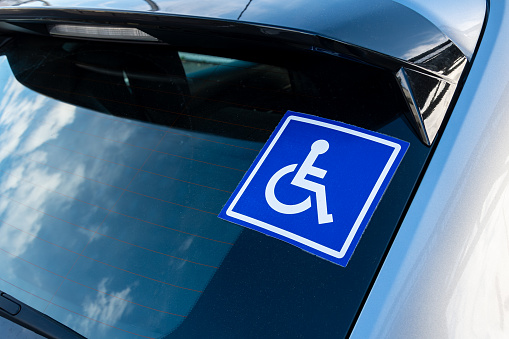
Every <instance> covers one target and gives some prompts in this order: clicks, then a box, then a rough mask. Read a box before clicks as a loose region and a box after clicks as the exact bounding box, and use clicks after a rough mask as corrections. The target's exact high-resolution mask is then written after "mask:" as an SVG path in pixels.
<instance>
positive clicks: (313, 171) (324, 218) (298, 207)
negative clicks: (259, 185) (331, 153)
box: [265, 139, 332, 224]
mask: <svg viewBox="0 0 509 339" xmlns="http://www.w3.org/2000/svg"><path fill="white" fill-rule="evenodd" d="M328 149H329V143H328V142H327V141H325V140H323V139H321V140H317V141H315V142H314V143H313V144H312V145H311V150H310V151H309V154H308V155H307V157H306V159H305V160H304V162H303V163H302V165H301V166H300V168H299V170H298V171H297V173H295V177H294V178H293V180H292V182H291V184H292V185H294V186H297V187H300V188H303V189H305V190H308V191H311V192H314V193H315V197H316V209H317V214H318V223H319V224H325V223H329V222H332V214H328V213H327V199H326V193H325V186H324V185H321V184H318V183H316V182H314V181H310V180H308V179H306V176H308V175H309V176H313V177H317V178H320V179H323V178H324V177H325V174H327V171H326V170H323V169H321V168H317V167H314V166H313V164H314V163H315V161H316V158H318V156H319V155H320V154H324V153H325V152H327V150H328ZM296 168H297V164H292V165H288V166H285V167H283V168H281V169H280V170H279V171H277V172H276V173H274V175H273V176H272V177H271V178H270V180H269V182H268V183H267V187H266V188H265V199H266V200H267V203H268V204H269V206H270V207H271V208H272V209H273V210H275V211H276V212H279V213H283V214H298V213H301V212H304V211H306V210H307V209H309V208H310V207H311V196H308V197H307V198H306V199H305V200H304V201H302V202H300V203H298V204H293V205H287V204H284V203H282V202H280V201H279V200H278V199H277V198H276V194H275V192H274V190H275V188H276V184H277V183H278V181H279V180H280V179H281V178H282V177H283V176H285V175H286V174H288V173H291V172H293V171H295V169H296Z"/></svg>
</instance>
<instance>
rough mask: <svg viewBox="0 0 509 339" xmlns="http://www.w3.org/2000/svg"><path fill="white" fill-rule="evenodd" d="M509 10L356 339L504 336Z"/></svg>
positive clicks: (508, 259)
mask: <svg viewBox="0 0 509 339" xmlns="http://www.w3.org/2000/svg"><path fill="white" fill-rule="evenodd" d="M508 32H509V9H508V8H507V6H506V4H504V3H503V2H492V3H491V9H490V15H489V19H488V21H487V25H486V29H485V32H484V35H483V38H482V41H481V44H480V47H479V51H478V53H477V55H476V57H475V60H474V63H473V67H472V69H471V71H470V74H469V77H468V78H467V81H466V83H465V86H464V88H463V90H462V93H461V95H460V97H459V99H458V102H457V103H456V106H455V109H454V111H453V113H452V115H451V118H450V121H449V122H448V124H447V127H446V129H445V131H444V134H443V135H442V138H441V140H440V141H439V143H438V146H437V148H436V151H435V154H434V155H433V158H432V160H431V162H430V164H429V167H428V169H427V171H426V174H425V176H424V178H423V181H422V183H421V185H420V186H419V189H418V191H417V194H416V195H415V197H414V199H413V202H412V205H411V207H410V209H409V210H408V213H407V215H406V217H405V219H404V222H403V224H402V226H401V228H400V230H399V232H398V235H397V236H396V238H395V241H394V243H393V245H392V247H391V250H390V252H389V254H388V256H387V258H386V260H385V263H384V265H383V267H382V270H381V272H380V274H379V275H378V278H377V281H376V283H375V284H374V287H373V289H372V291H371V293H370V296H369V298H368V300H367V302H366V304H365V306H364V309H363V311H362V313H361V315H360V318H359V320H358V322H357V324H356V327H355V329H354V331H353V334H352V338H382V337H384V338H385V337H389V338H407V337H412V338H442V337H457V338H461V337H471V336H477V337H493V338H495V337H496V338H501V337H505V336H507V332H508V328H507V319H508V318H509V272H508V270H507V267H508V263H509V250H508V249H509V237H508V234H509V219H508V217H509V181H508V174H509V167H508V164H509V148H508V147H507V145H508V144H509V111H508V107H509V87H508V85H509V83H508V79H509V69H508V67H507V54H508V53H509V43H508V41H509V40H508Z"/></svg>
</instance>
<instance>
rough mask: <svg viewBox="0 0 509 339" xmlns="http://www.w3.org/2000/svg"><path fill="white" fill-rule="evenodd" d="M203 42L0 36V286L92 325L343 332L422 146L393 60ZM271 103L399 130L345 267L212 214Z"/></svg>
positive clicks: (253, 147)
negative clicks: (204, 47)
mask: <svg viewBox="0 0 509 339" xmlns="http://www.w3.org/2000/svg"><path fill="white" fill-rule="evenodd" d="M207 52H209V51H200V50H199V49H198V48H196V49H180V48H178V47H175V46H167V45H164V46H159V45H157V44H153V45H151V44H146V45H141V46H140V45H136V44H128V43H125V44H124V43H104V42H94V41H82V40H72V39H63V38H43V37H36V38H34V37H28V36H27V37H23V36H20V37H17V38H16V39H13V40H12V41H11V42H10V43H9V44H7V45H6V46H5V47H4V48H3V51H2V54H3V56H2V57H1V59H0V81H1V84H0V85H1V86H2V88H3V94H2V98H1V101H0V112H1V115H0V232H1V234H2V236H1V237H0V257H1V259H0V265H1V267H2V271H3V272H4V273H3V274H2V276H1V277H0V286H1V289H2V290H4V291H6V292H7V293H9V294H11V295H14V296H16V297H17V298H18V299H20V300H22V301H24V302H25V303H27V304H30V305H31V306H33V307H35V308H37V309H39V310H41V311H43V312H44V313H46V314H48V315H50V316H51V317H53V318H55V319H57V320H58V321H61V322H62V323H64V324H66V325H67V326H69V327H71V328H73V329H75V330H76V331H78V332H80V333H82V334H83V335H85V336H88V337H92V338H96V337H112V338H113V337H114V338H131V337H146V338H161V337H165V336H168V337H169V338H172V337H182V338H187V337H190V336H201V337H209V338H211V337H222V338H224V337H239V336H244V337H260V336H271V335H274V334H279V335H288V336H291V337H293V336H296V335H304V336H305V335H306V333H308V334H309V333H315V334H316V333H318V332H320V331H322V334H324V335H325V334H327V335H332V334H333V335H344V334H345V333H346V332H347V331H348V328H349V326H350V325H349V324H350V323H351V321H352V319H353V318H354V317H355V314H356V312H357V310H358V307H359V305H360V304H361V303H362V300H363V298H364V294H365V292H366V290H367V289H368V288H369V285H370V282H371V279H372V277H373V275H374V273H375V271H376V269H377V267H378V263H379V261H380V260H381V257H382V255H383V253H384V251H385V248H386V246H387V243H388V242H389V240H390V238H391V236H392V233H393V231H394V228H395V227H396V225H397V223H398V219H399V217H400V215H401V213H402V211H403V209H404V206H405V204H406V201H407V199H408V196H409V195H410V194H411V189H412V187H413V184H414V182H415V180H417V175H418V173H419V172H420V169H421V168H422V164H423V163H424V160H425V158H426V156H427V154H428V149H427V148H426V147H424V146H423V145H422V144H421V143H420V142H419V141H418V139H417V137H416V136H415V135H414V133H413V132H412V131H411V129H410V128H409V127H408V124H407V122H406V120H405V118H404V117H403V113H404V111H405V109H406V107H405V105H404V101H402V98H401V96H400V94H399V92H398V88H397V85H396V83H395V82H394V78H393V75H392V74H391V73H390V72H386V71H383V70H381V69H378V68H374V67H371V66H368V65H364V64H359V63H356V62H353V61H349V60H344V59H340V58H337V57H334V56H330V55H325V54H323V55H322V54H317V53H316V52H315V53H311V52H306V53H304V52H303V53H302V54H274V55H271V53H269V52H268V53H265V54H264V55H262V56H260V54H259V53H257V54H256V55H254V54H253V55H251V54H250V53H249V51H235V52H232V51H228V50H225V51H221V52H220V53H214V55H212V54H211V53H207ZM287 110H294V111H299V112H303V113H309V114H315V115H319V116H322V117H325V118H330V119H334V120H339V121H342V122H346V123H350V124H354V125H358V126H361V127H364V128H368V129H372V130H378V131H381V132H383V133H387V134H391V135H393V136H395V137H398V138H402V139H404V140H407V141H409V142H411V145H412V147H411V149H410V151H409V154H408V155H407V157H406V158H405V159H406V160H405V161H404V163H403V164H402V165H401V168H400V170H399V171H398V173H400V174H399V176H398V175H397V176H396V177H395V179H394V180H393V181H394V182H393V183H392V184H391V187H390V189H389V190H388V191H387V193H386V197H385V198H384V201H385V202H384V201H382V203H381V205H380V207H379V209H378V211H377V213H376V214H375V216H374V217H373V220H372V221H371V225H369V226H368V231H366V234H365V236H364V238H366V239H364V238H363V239H362V240H361V244H360V245H359V248H358V249H357V251H356V253H355V254H354V257H353V258H352V260H351V263H350V264H349V265H348V267H347V268H342V267H340V266H337V265H335V264H332V263H329V262H327V261H325V260H323V259H320V258H317V257H315V256H313V255H311V254H308V253H306V252H304V251H302V250H300V249H298V248H295V247H293V246H291V245H288V244H286V243H284V242H281V241H279V240H276V239H272V238H270V237H267V236H264V235H262V234H258V233H256V232H254V231H252V230H247V229H243V228H242V227H241V226H238V225H234V224H231V223H228V222H226V221H224V220H221V219H219V218H218V217H217V215H218V213H219V211H220V210H221V208H222V207H223V205H224V204H225V203H226V201H227V200H228V198H229V196H230V195H231V193H232V192H233V190H234V189H235V187H236V186H237V184H238V183H239V181H240V180H241V179H242V177H243V175H244V174H245V172H246V170H247V169H248V168H249V166H250V164H251V163H252V162H253V160H254V159H255V157H256V156H257V154H258V152H259V150H260V149H261V148H262V147H263V145H264V143H265V141H266V140H267V139H268V138H269V136H270V135H271V132H272V130H273V129H274V128H275V126H276V125H277V123H278V122H279V120H280V119H281V118H282V116H283V114H284V113H285V112H286V111H287ZM416 173H417V174H416ZM408 174H410V175H408ZM317 331H318V332H317Z"/></svg>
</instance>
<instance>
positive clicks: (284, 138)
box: [219, 112, 408, 266]
mask: <svg viewBox="0 0 509 339" xmlns="http://www.w3.org/2000/svg"><path fill="white" fill-rule="evenodd" d="M291 116H298V117H304V118H307V119H312V120H315V121H322V122H326V123H329V124H332V125H335V126H341V127H344V128H347V129H349V130H355V131H359V132H362V133H364V134H366V135H372V136H376V137H377V138H381V139H385V140H389V141H391V142H394V143H397V144H399V145H400V146H401V150H400V151H399V153H398V156H397V158H396V160H395V161H394V163H393V164H392V166H391V168H390V171H389V173H388V174H387V176H386V177H385V180H384V182H383V184H382V186H381V187H380V189H379V191H378V193H377V195H376V197H375V199H374V200H373V202H372V203H371V205H370V208H369V210H368V213H367V214H366V215H365V217H364V219H363V221H362V223H361V225H360V227H359V229H358V231H357V232H356V235H355V237H354V240H353V241H352V243H351V245H350V246H349V248H348V251H347V253H346V255H345V256H344V257H343V258H339V259H338V258H336V257H333V256H330V255H328V254H326V253H323V252H321V251H318V250H317V249H314V248H312V247H309V246H306V245H305V244H302V243H300V242H298V241H295V240H293V239H290V238H287V237H285V236H282V235H280V234H277V233H274V232H271V231H269V230H267V229H265V228H263V227H259V226H257V225H252V224H250V223H247V222H245V221H243V220H239V219H236V218H232V217H230V216H228V215H226V210H227V209H228V207H229V206H230V205H231V204H232V202H233V200H234V198H235V197H236V196H237V195H238V194H239V191H240V189H241V187H243V186H244V184H245V182H246V180H247V178H248V177H249V176H250V174H251V173H252V171H253V170H254V169H255V167H256V165H257V164H258V163H259V162H260V160H261V158H262V156H263V155H264V154H265V153H266V151H267V148H268V146H269V145H270V144H271V143H272V141H273V140H274V138H275V136H276V135H277V133H278V132H279V130H280V129H281V128H282V127H283V125H284V122H285V121H286V120H287V119H288V118H289V117H291ZM320 139H324V140H326V141H327V142H328V143H329V149H328V150H327V151H326V152H325V153H323V154H320V155H319V156H318V157H317V159H316V161H315V162H314V164H313V166H314V167H317V168H321V169H323V170H326V171H327V174H326V175H325V177H324V178H323V179H320V178H318V177H313V176H310V175H308V176H307V177H306V179H308V180H311V181H314V182H316V183H318V184H322V185H325V188H326V196H327V212H328V213H329V214H332V215H333V219H334V220H333V222H331V223H324V224H319V223H318V218H317V209H316V198H315V193H314V192H312V191H307V190H305V189H303V188H300V187H296V186H293V185H291V181H292V179H293V177H294V176H295V174H296V173H297V171H298V169H299V167H300V165H301V164H302V163H303V161H304V159H305V158H306V157H307V155H308V154H309V152H310V150H311V145H312V144H313V143H314V142H315V141H317V140H320ZM407 148H408V143H406V142H403V141H400V140H397V139H395V138H392V137H388V136H385V135H382V134H379V133H375V132H372V131H367V130H364V129H361V128H358V127H354V126H350V125H346V124H343V123H340V122H336V121H331V120H327V119H323V118H318V117H314V116H310V115H306V114H302V113H294V112H287V114H286V115H285V116H284V117H283V119H282V120H281V122H280V123H279V125H278V126H277V128H276V130H275V131H274V132H273V134H272V136H271V137H270V139H269V140H268V141H267V143H266V144H265V146H264V148H263V149H262V151H261V152H260V154H259V155H258V157H257V159H256V160H255V162H254V163H253V164H252V166H251V168H250V169H249V171H248V172H247V173H246V175H245V176H244V178H243V179H242V181H241V183H240V184H239V185H238V187H237V189H236V190H235V192H234V193H233V194H232V196H231V197H230V200H229V201H228V203H227V204H226V205H225V207H224V208H223V210H222V211H221V213H220V215H219V217H221V218H223V219H225V220H228V221H232V222H235V223H237V224H240V225H242V226H246V227H249V228H252V229H255V230H258V231H260V232H262V233H265V234H268V235H271V236H274V237H277V238H279V239H281V240H284V241H286V242H289V243H292V244H294V245H296V246H298V247H300V248H302V249H304V250H306V251H309V252H311V253H313V254H315V255H318V256H320V257H322V258H324V259H327V260H330V261H333V262H335V263H337V264H340V265H342V266H346V264H347V263H348V260H349V258H350V257H351V255H352V253H353V250H354V249H355V247H356V245H357V243H358V241H359V239H360V236H361V235H362V232H363V231H364V228H365V227H366V225H367V223H368V221H369V219H370V218H371V215H372V214H373V212H374V210H375V208H376V205H377V204H378V201H379V200H380V198H381V196H382V195H383V192H384V191H385V188H386V187H387V185H388V183H389V181H390V179H391V178H392V176H393V174H394V171H395V170H396V168H397V166H398V165H399V163H400V162H401V159H402V157H403V155H404V153H405V151H406V149H407ZM393 151H394V147H392V146H389V145H385V144H381V143H379V142H376V141H373V140H368V139H365V138H363V137H360V136H356V135H352V134H349V133H346V132H343V131H338V130H335V129H331V128H328V127H325V126H318V125H315V124H310V123H307V122H302V121H296V120H290V121H289V123H288V124H287V125H286V127H285V129H284V130H283V132H282V133H281V135H280V136H279V138H278V139H277V141H276V143H275V144H274V145H273V147H272V149H271V150H270V152H269V153H268V155H267V156H266V158H265V159H264V160H263V163H262V164H261V166H260V167H259V169H258V170H257V172H256V174H255V175H254V176H253V178H252V179H251V181H250V182H249V184H248V185H247V187H246V188H245V190H244V192H243V193H242V195H241V196H240V198H239V200H238V201H237V203H236V205H235V206H234V208H233V211H234V212H236V213H240V214H242V215H245V216H248V217H251V218H254V219H256V220H259V221H262V222H265V223H267V224H270V225H272V226H275V227H278V228H280V229H283V230H286V231H289V232H291V233H293V234H296V235H299V236H301V237H303V238H305V239H308V240H311V241H314V242H316V243H318V244H320V245H323V246H326V247H328V248H330V249H333V250H336V251H340V250H341V248H342V247H343V244H344V243H345V241H346V238H347V237H348V234H349V233H350V230H351V229H352V227H353V225H354V223H355V221H356V219H357V218H358V216H359V214H360V212H361V210H362V208H363V207H364V205H365V203H366V201H367V199H368V197H369V195H370V193H371V191H372V190H373V187H374V186H375V184H376V182H377V180H378V179H379V177H380V175H381V173H382V171H383V169H384V167H385V166H386V164H387V162H388V161H389V158H390V157H391V154H392V153H393ZM291 164H297V168H296V170H295V171H293V172H291V173H288V174H287V175H285V176H283V177H282V178H281V180H280V181H279V182H278V184H277V185H276V188H275V194H276V197H277V199H278V200H279V201H281V202H282V203H284V204H296V203H299V202H301V201H303V200H304V199H306V198H307V197H308V196H311V208H309V209H307V210H306V211H304V212H302V213H298V214H281V213H279V212H276V211H274V210H273V209H272V208H271V207H270V206H269V204H268V203H267V201H266V199H265V187H266V186H267V183H268V181H269V180H270V178H271V177H272V176H273V175H274V173H276V172H277V171H278V170H280V169H281V168H283V167H285V166H288V165H291Z"/></svg>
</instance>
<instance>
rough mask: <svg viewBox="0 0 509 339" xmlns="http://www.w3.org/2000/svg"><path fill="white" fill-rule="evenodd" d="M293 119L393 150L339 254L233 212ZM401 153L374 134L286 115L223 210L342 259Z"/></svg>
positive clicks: (396, 147)
mask: <svg viewBox="0 0 509 339" xmlns="http://www.w3.org/2000/svg"><path fill="white" fill-rule="evenodd" d="M292 120H295V121H300V122H304V123H308V124H313V125H317V126H321V127H325V128H330V129H333V130H337V131H340V132H344V133H348V134H351V135H354V136H357V137H360V138H364V139H367V140H371V141H374V142H377V143H380V144H383V145H386V146H389V147H392V148H394V151H393V152H392V154H391V156H390V158H389V160H388V161H387V163H386V165H385V167H384V169H383V171H382V173H381V174H380V177H378V180H377V182H376V184H375V186H374V187H373V189H372V190H371V193H370V194H369V196H368V199H367V200H366V202H365V203H364V206H363V207H362V210H361V213H360V214H359V216H358V217H357V219H356V220H355V223H354V226H353V228H352V229H351V230H350V233H349V234H348V237H347V238H346V241H345V243H344V244H343V247H341V250H340V251H339V252H338V251H336V250H333V249H332V248H329V247H326V246H323V245H320V244H318V243H316V242H314V241H311V240H309V239H306V238H304V237H301V236H299V235H297V234H294V233H291V232H288V231H286V230H283V229H281V228H279V227H276V226H273V225H270V224H267V223H266V222H263V221H261V220H257V219H254V218H251V217H249V216H247V215H244V214H240V213H237V212H234V211H233V208H234V207H235V205H236V204H237V202H238V200H239V199H240V197H241V196H242V194H244V191H245V190H246V188H247V186H248V185H249V183H250V182H251V180H252V179H253V177H254V176H255V174H256V172H258V169H259V168H260V167H261V165H262V164H263V162H264V161H265V159H266V158H267V156H268V155H269V153H270V151H271V150H272V148H273V147H274V145H275V144H276V142H277V141H278V139H279V137H280V136H281V134H282V133H283V131H284V130H285V128H286V126H288V124H289V123H290V121H292ZM400 151H401V146H400V145H399V144H397V143H395V142H392V141H389V140H385V139H382V138H379V137H376V136H374V135H370V134H366V133H363V132H359V131H355V130H351V129H348V128H345V127H342V126H337V125H333V124H329V123H327V122H324V121H318V120H312V119H308V118H304V117H301V116H294V115H290V116H288V118H287V119H286V121H285V122H284V123H283V126H282V127H281V129H280V130H279V131H278V133H277V134H276V136H275V137H274V139H272V142H271V143H270V145H269V147H267V149H266V150H265V152H264V153H263V155H262V157H261V158H260V161H258V163H257V164H256V166H255V168H254V169H253V171H252V172H251V174H250V175H249V177H248V178H247V179H246V181H245V182H244V185H242V188H241V189H240V190H239V192H238V194H237V195H236V196H235V199H233V201H232V203H231V204H230V206H229V207H228V209H227V210H226V215H227V216H229V217H232V218H236V219H239V220H242V221H244V222H247V223H250V224H253V225H255V226H258V227H261V228H264V229H266V230H269V231H271V232H274V233H277V234H279V235H282V236H284V237H286V238H289V239H292V240H294V241H296V242H299V243H301V244H304V245H306V246H309V247H311V248H314V249H315V250H317V251H320V252H323V253H325V254H328V255H330V256H333V257H335V258H338V259H341V258H343V257H344V256H345V254H346V252H347V251H348V248H349V247H350V245H351V244H352V241H353V238H354V237H355V234H356V233H357V231H358V230H359V227H360V225H361V223H362V221H363V220H364V218H365V216H366V213H367V212H368V209H369V208H370V206H371V204H372V203H373V200H374V199H375V196H376V195H377V193H378V191H379V190H380V187H381V186H382V183H383V182H384V180H385V177H386V176H387V173H389V170H390V169H391V167H392V165H393V164H394V161H395V160H396V157H397V156H398V154H399V152H400Z"/></svg>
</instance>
